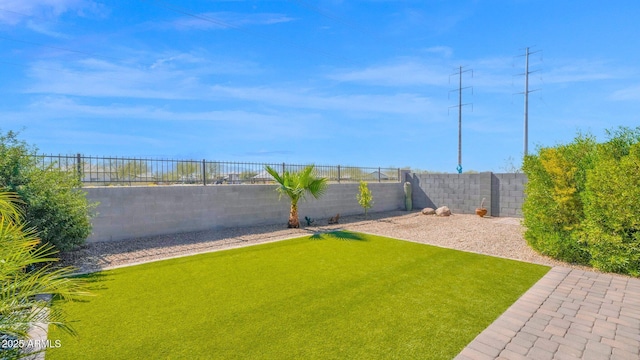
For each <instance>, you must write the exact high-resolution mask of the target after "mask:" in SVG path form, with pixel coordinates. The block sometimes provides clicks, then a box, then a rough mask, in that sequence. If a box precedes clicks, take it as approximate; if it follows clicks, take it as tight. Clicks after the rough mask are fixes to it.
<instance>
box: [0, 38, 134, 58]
mask: <svg viewBox="0 0 640 360" xmlns="http://www.w3.org/2000/svg"><path fill="white" fill-rule="evenodd" d="M0 39H3V40H8V41H14V42H19V43H23V44H29V45H36V46H41V47H45V48H49V49H54V50H60V51H66V52H72V53H76V54H82V55H88V56H93V57H99V58H105V59H111V60H118V61H122V59H119V58H115V57H113V56H105V55H98V54H95V53H90V52H86V51H81V50H73V49H68V48H63V47H58V46H51V45H45V44H42V43H38V42H35V41H27V40H19V39H13V38H9V37H6V36H2V35H0Z"/></svg>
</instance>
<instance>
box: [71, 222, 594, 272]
mask: <svg viewBox="0 0 640 360" xmlns="http://www.w3.org/2000/svg"><path fill="white" fill-rule="evenodd" d="M318 221H319V220H318ZM303 222H304V221H303ZM520 222H521V219H518V218H505V217H500V218H492V217H484V218H481V217H479V216H476V215H459V214H453V215H451V216H449V217H437V216H434V215H422V214H421V213H420V212H409V213H407V212H405V211H393V212H383V213H375V214H370V215H369V217H368V218H366V219H365V218H364V216H362V215H360V216H345V217H341V218H340V224H338V225H323V226H310V227H303V228H300V229H287V228H286V219H283V224H278V225H266V226H252V227H243V228H231V229H216V230H210V231H200V232H191V233H182V234H173V235H163V236H154V237H147V238H137V239H130V240H123V241H110V242H96V243H88V244H86V245H85V246H83V247H82V248H81V249H79V250H76V251H74V252H70V253H66V254H63V255H62V257H61V258H62V263H63V264H66V265H73V266H76V267H77V268H78V269H79V271H80V272H91V271H96V270H101V269H109V268H115V267H121V266H127V265H133V264H139V263H144V262H149V261H155V260H160V259H167V258H173V257H180V256H186V255H192V254H197V253H203V252H210V251H216V250H222V249H229V248H234V247H241V246H247V245H253V244H258V243H264V242H270V241H277V240H282V239H287V238H292V237H297V236H303V235H310V234H313V233H315V232H321V231H329V230H336V229H342V230H351V231H358V232H365V233H370V234H377V235H383V236H388V237H393V238H397V239H405V240H410V241H416V242H421V243H425V244H431V245H437V246H442V247H446V248H451V249H458V250H464V251H470V252H476V253H481V254H487V255H493V256H499V257H504V258H510V259H516V260H522V261H526V262H532V263H538V264H544V265H549V266H566V267H572V268H579V269H584V270H591V271H593V269H590V268H586V267H582V266H576V265H571V264H567V263H564V262H561V261H557V260H554V259H551V258H549V257H546V256H542V255H540V254H538V253H536V252H535V251H533V250H532V249H531V248H530V247H529V246H528V245H527V243H526V241H525V240H524V238H523V227H522V225H521V224H520ZM323 223H324V224H326V220H324V221H323Z"/></svg>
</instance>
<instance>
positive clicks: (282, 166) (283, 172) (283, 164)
mask: <svg viewBox="0 0 640 360" xmlns="http://www.w3.org/2000/svg"><path fill="white" fill-rule="evenodd" d="M282 175H284V163H282Z"/></svg>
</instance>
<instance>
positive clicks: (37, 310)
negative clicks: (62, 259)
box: [0, 192, 89, 359]
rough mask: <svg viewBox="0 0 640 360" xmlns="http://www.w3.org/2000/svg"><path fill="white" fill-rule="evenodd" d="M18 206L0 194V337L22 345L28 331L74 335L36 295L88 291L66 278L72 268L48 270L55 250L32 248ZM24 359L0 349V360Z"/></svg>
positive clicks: (13, 197)
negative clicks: (52, 330)
mask: <svg viewBox="0 0 640 360" xmlns="http://www.w3.org/2000/svg"><path fill="white" fill-rule="evenodd" d="M19 203H20V200H19V199H18V198H17V196H16V195H14V194H11V193H6V192H0V337H1V338H4V339H5V340H7V339H11V340H28V338H29V330H30V329H33V328H36V327H40V328H42V329H44V328H45V327H46V326H48V325H53V326H58V327H60V328H61V329H63V330H65V331H67V332H69V333H71V334H74V330H73V329H72V328H71V327H70V326H68V325H67V324H66V323H65V319H64V314H63V313H62V312H61V311H59V310H57V309H49V302H48V301H46V300H45V299H44V298H43V297H42V295H53V296H56V297H59V298H61V299H66V300H72V299H75V298H77V297H79V296H84V295H89V292H88V291H87V290H86V287H85V283H84V282H83V281H82V280H79V279H76V278H70V277H69V275H71V274H72V273H73V271H74V270H75V269H74V268H72V267H63V268H58V269H53V268H52V265H51V264H52V262H54V261H57V260H58V259H57V258H55V257H54V255H55V253H56V252H57V251H56V250H55V249H54V248H53V246H51V245H43V246H38V245H39V243H40V240H39V239H38V237H37V236H36V234H35V233H34V231H33V230H32V229H27V228H25V226H24V224H23V223H22V214H21V213H20V210H19V207H18V206H17V204H19ZM5 343H6V342H5ZM27 355H29V354H26V353H25V352H24V351H20V349H16V348H13V349H11V348H9V349H6V348H4V349H0V358H2V359H14V358H21V357H24V356H27Z"/></svg>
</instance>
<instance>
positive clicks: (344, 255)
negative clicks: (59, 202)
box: [47, 233, 549, 360]
mask: <svg viewBox="0 0 640 360" xmlns="http://www.w3.org/2000/svg"><path fill="white" fill-rule="evenodd" d="M336 235H338V237H332V236H326V235H325V236H316V237H313V238H310V237H303V238H296V239H291V240H284V241H279V242H274V243H269V244H262V245H255V246H250V247H246V248H239V249H232V250H225V251H219V252H215V253H208V254H202V255H195V256H189V257H184V258H179V259H172V260H166V261H160V262H154V263H148V264H144V265H138V266H133V267H127V268H120V269H115V270H110V271H104V272H100V273H97V274H94V275H89V278H91V277H93V278H98V279H99V280H98V281H96V283H95V284H96V285H97V286H98V287H100V288H101V289H97V290H95V293H96V294H97V296H96V297H95V298H91V299H89V300H88V301H86V302H77V303H64V304H62V303H58V304H56V306H61V307H62V308H64V309H65V311H67V314H68V317H69V319H76V320H78V321H77V322H75V323H74V324H73V325H74V327H75V328H76V330H77V331H78V334H79V335H78V336H77V337H76V338H72V337H69V336H67V335H66V334H64V333H61V332H60V331H59V330H56V329H51V331H50V333H49V339H50V340H56V339H60V340H61V342H62V347H61V348H58V349H50V350H49V351H47V359H48V360H49V359H81V358H96V359H97V358H100V359H111V358H113V359H133V358H144V357H148V358H189V359H198V358H202V359H211V358H221V359H222V358H223V359H234V358H237V359H248V358H251V359H254V358H265V359H283V358H290V359H300V358H304V359H312V358H321V359H331V358H336V359H342V358H349V359H358V358H360V359H371V358H399V359H407V358H417V359H427V358H434V359H435V358H440V359H450V358H453V357H454V356H455V355H456V354H457V353H458V352H459V351H461V350H462V349H463V348H464V346H466V345H467V344H468V343H469V342H470V341H471V340H473V338H474V337H475V336H476V335H477V334H478V333H480V332H481V331H482V330H483V329H485V328H486V327H487V326H488V325H489V324H490V323H491V322H492V321H493V320H495V319H496V318H497V317H498V316H499V315H500V314H501V313H502V312H504V310H506V309H507V308H508V307H509V306H510V305H511V304H512V303H513V302H514V301H515V300H516V299H517V298H518V297H519V296H520V295H521V294H523V293H524V292H525V291H526V290H527V289H528V288H529V287H531V286H532V285H533V284H534V283H535V282H536V281H537V280H538V279H539V278H540V277H542V276H543V275H544V274H545V273H546V272H547V271H548V270H549V268H548V267H545V266H540V265H534V264H528V263H523V262H517V261H513V260H506V259H500V258H493V257H489V256H483V255H478V254H472V253H466V252H461V251H455V250H448V249H443V248H438V247H433V246H428V245H424V244H417V243H412V242H407V241H400V240H395V239H390V238H384V237H379V236H373V235H364V234H355V233H337V234H336Z"/></svg>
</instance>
